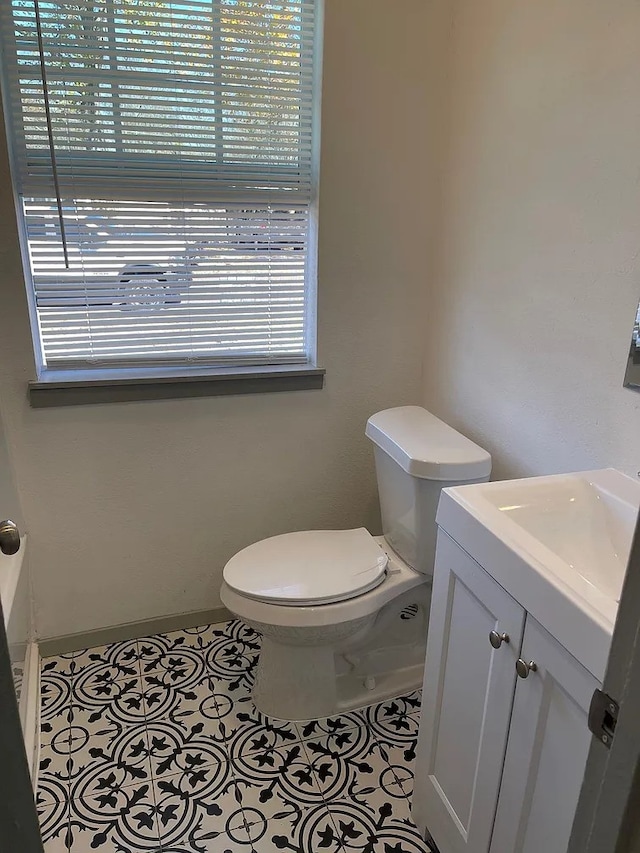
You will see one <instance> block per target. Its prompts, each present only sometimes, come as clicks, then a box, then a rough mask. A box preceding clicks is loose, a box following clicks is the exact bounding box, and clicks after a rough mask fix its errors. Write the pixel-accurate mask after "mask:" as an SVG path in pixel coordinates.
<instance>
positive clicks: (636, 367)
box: [623, 304, 640, 391]
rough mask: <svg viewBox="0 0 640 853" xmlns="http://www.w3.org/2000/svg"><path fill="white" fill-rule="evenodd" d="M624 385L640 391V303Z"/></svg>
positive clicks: (632, 334)
mask: <svg viewBox="0 0 640 853" xmlns="http://www.w3.org/2000/svg"><path fill="white" fill-rule="evenodd" d="M623 384H624V387H625V388H631V390H632V391H640V304H638V310H637V311H636V321H635V324H634V326H633V331H632V333H631V346H630V347H629V357H628V359H627V369H626V372H625V375H624V383H623Z"/></svg>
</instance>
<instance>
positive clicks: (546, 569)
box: [437, 468, 640, 680]
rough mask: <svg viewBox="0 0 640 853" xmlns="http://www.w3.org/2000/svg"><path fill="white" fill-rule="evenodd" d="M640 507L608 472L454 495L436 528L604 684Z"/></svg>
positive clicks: (635, 487)
mask: <svg viewBox="0 0 640 853" xmlns="http://www.w3.org/2000/svg"><path fill="white" fill-rule="evenodd" d="M639 508H640V481H638V480H636V479H634V478H631V477H627V476H626V475H625V474H622V473H621V472H620V471H616V470H615V469H613V468H605V469H602V470H598V471H585V472H581V473H575V474H556V475H553V476H549V477H531V478H528V479H523V480H508V481H502V482H500V481H498V482H494V483H474V484H472V485H468V486H455V487H452V488H449V489H445V490H444V491H443V493H442V497H441V499H440V503H439V505H438V513H437V522H438V525H439V527H440V528H441V529H443V530H444V531H445V532H446V533H448V534H449V536H451V537H452V538H453V539H454V540H455V541H456V542H458V544H459V545H460V546H461V547H462V548H464V550H465V551H467V553H469V554H470V555H471V556H472V557H473V558H474V559H475V560H476V561H477V562H478V563H480V565H481V566H482V567H483V568H484V569H485V571H487V572H488V573H489V574H490V575H491V576H492V577H493V578H494V579H495V580H496V581H497V582H498V583H499V584H500V585H501V586H502V587H503V588H504V589H506V590H507V591H508V592H509V593H510V594H511V595H513V597H514V598H516V600H517V601H519V602H520V603H521V604H522V605H523V606H524V607H525V609H526V610H527V611H528V612H529V613H530V614H531V615H533V616H534V618H535V619H537V620H538V621H539V622H540V623H541V624H542V625H543V626H545V627H546V628H547V630H549V631H551V633H552V635H553V636H555V637H556V638H558V639H560V640H561V641H562V644H563V645H564V647H565V648H566V649H569V651H571V653H572V654H573V655H574V656H575V657H576V658H577V659H578V660H581V661H588V668H589V670H590V672H592V673H593V674H594V675H596V677H597V678H599V679H600V680H602V677H603V675H604V669H605V666H606V660H607V655H608V649H609V646H610V641H611V635H612V632H613V626H614V624H615V620H616V616H617V612H618V602H619V600H620V594H621V591H622V585H623V583H624V576H625V572H626V568H627V563H628V560H629V553H630V550H631V542H632V539H633V533H634V529H635V525H636V519H637V517H638V510H639ZM585 665H587V664H585Z"/></svg>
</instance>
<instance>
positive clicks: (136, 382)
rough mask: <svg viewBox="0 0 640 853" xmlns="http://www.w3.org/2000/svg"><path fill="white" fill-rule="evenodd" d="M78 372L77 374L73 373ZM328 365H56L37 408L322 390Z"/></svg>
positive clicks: (33, 398) (37, 386) (33, 395)
mask: <svg viewBox="0 0 640 853" xmlns="http://www.w3.org/2000/svg"><path fill="white" fill-rule="evenodd" d="M71 374H72V375H73V377H74V378H73V379H70V378H69V376H70V375H71ZM324 374H325V370H324V368H322V367H312V366H310V365H299V366H296V365H290V364H289V365H265V366H264V367H255V366H254V367H227V368H219V369H215V368H213V369H211V368H209V369H206V370H205V369H195V370H192V371H189V373H185V372H184V370H182V369H180V370H178V369H174V370H172V369H163V370H161V371H160V370H158V371H157V372H156V371H149V370H140V371H131V370H126V371H124V370H105V371H101V372H100V378H96V374H95V372H94V371H90V370H74V371H73V372H71V371H51V372H50V373H48V374H47V376H46V378H41V379H40V380H39V381H37V382H30V383H29V402H30V404H31V407H32V408H34V409H44V408H51V407H53V406H83V405H87V404H91V403H127V402H133V401H138V400H174V399H178V398H181V397H221V396H228V395H230V394H264V393H272V392H276V391H311V390H320V389H321V388H322V387H323V385H324Z"/></svg>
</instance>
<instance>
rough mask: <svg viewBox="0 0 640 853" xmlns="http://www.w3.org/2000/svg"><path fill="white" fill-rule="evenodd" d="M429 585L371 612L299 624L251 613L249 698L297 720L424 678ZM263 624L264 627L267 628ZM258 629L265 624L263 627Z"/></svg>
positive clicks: (403, 689)
mask: <svg viewBox="0 0 640 853" xmlns="http://www.w3.org/2000/svg"><path fill="white" fill-rule="evenodd" d="M430 592H431V590H430V587H429V586H428V585H426V584H423V585H420V586H419V587H417V588H415V589H413V590H408V591H407V592H406V593H404V594H403V595H402V596H399V597H398V599H396V600H395V601H394V602H393V603H392V604H389V605H387V606H386V607H384V608H382V610H381V611H380V612H379V613H378V614H376V615H375V616H374V617H372V618H366V619H362V620H355V621H354V622H352V623H347V624H344V625H342V626H336V629H338V632H339V629H340V628H341V629H342V631H341V633H342V636H336V635H334V636H333V637H332V639H333V643H332V644H331V645H326V644H324V645H317V644H316V643H317V642H318V640H319V639H320V638H321V637H323V638H326V630H325V629H322V630H319V631H318V632H317V633H316V631H314V630H313V629H311V630H309V629H306V630H301V631H299V632H297V631H292V630H291V629H287V630H284V629H280V631H278V630H277V629H276V628H275V626H265V625H261V624H259V623H256V622H253V621H251V622H250V624H251V625H252V627H253V628H256V629H257V630H258V631H261V632H262V633H263V640H262V651H261V653H260V657H259V660H258V665H257V669H256V680H255V684H254V688H253V701H254V704H255V706H256V708H257V709H258V710H259V711H261V712H262V713H263V714H266V715H267V716H269V717H275V718H277V719H281V720H290V721H295V722H302V721H306V720H314V719H319V718H322V717H330V716H334V715H336V714H341V713H346V712H347V711H352V710H356V709H358V708H363V707H365V706H367V705H371V704H373V703H376V702H382V701H384V700H385V699H390V698H393V697H395V696H400V695H402V694H403V693H410V692H411V691H412V690H416V689H418V688H419V687H421V686H422V675H423V670H424V656H425V648H426V637H427V624H428V612H429V609H428V606H429V600H430ZM266 627H268V630H266V631H265V630H264V629H265V628H266ZM261 629H262V630H261Z"/></svg>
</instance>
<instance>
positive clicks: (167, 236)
mask: <svg viewBox="0 0 640 853" xmlns="http://www.w3.org/2000/svg"><path fill="white" fill-rule="evenodd" d="M317 6H318V3H317V2H314V0H267V2H259V0H12V3H9V4H6V7H5V9H4V11H3V12H2V15H3V20H2V30H3V33H4V44H3V65H4V82H5V110H6V112H7V114H8V128H9V137H10V143H11V151H12V160H13V173H14V182H15V186H16V191H17V195H18V198H19V208H20V212H21V219H22V226H23V228H22V230H23V236H24V247H25V255H26V256H28V261H29V263H28V266H29V270H28V272H29V274H30V275H29V280H30V290H31V293H30V296H31V303H32V318H33V325H34V339H35V340H36V348H37V351H38V353H37V354H38V358H39V361H40V366H41V368H42V370H43V372H44V375H45V376H46V371H47V370H49V371H52V370H56V371H60V370H77V369H83V370H86V369H102V370H104V369H105V368H121V369H130V368H136V369H137V370H139V369H140V368H144V367H145V366H151V367H154V368H157V367H159V366H165V365H166V366H180V365H182V366H183V367H199V368H202V367H207V366H211V367H220V366H237V365H258V364H259V365H265V364H295V363H305V364H309V363H312V362H313V357H314V312H315V299H314V289H315V262H316V258H315V239H314V232H315V218H316V195H317V151H318V144H317V143H318V140H317V132H318V130H317V128H318V115H317V112H318V107H317V104H318V92H317V87H318V77H319V69H318V65H319V46H318V40H319V33H318V30H319V27H318V26H317V25H316V19H317V16H318V14H319V12H318V8H317ZM70 375H73V374H70ZM85 375H86V374H85Z"/></svg>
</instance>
